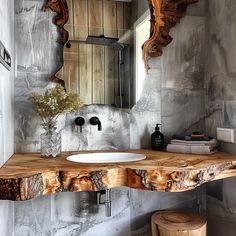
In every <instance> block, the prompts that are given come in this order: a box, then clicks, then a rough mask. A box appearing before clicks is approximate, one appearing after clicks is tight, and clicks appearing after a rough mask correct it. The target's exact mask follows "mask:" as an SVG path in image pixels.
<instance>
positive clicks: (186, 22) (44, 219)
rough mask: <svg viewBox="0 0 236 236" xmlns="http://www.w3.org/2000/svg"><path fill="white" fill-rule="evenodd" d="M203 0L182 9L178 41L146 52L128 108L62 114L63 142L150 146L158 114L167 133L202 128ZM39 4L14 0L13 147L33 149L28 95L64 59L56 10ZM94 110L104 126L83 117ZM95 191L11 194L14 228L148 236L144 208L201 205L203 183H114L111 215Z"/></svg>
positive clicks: (34, 124) (80, 146)
mask: <svg viewBox="0 0 236 236" xmlns="http://www.w3.org/2000/svg"><path fill="white" fill-rule="evenodd" d="M203 3H204V1H200V2H199V4H198V5H195V7H194V6H191V8H190V10H189V12H188V17H187V18H183V19H182V22H181V24H179V25H177V26H176V28H174V29H173V31H172V35H173V37H174V40H175V38H178V42H174V41H173V43H174V44H173V46H172V48H171V50H169V49H167V48H166V49H165V52H164V55H166V56H164V57H162V58H158V59H152V60H150V63H149V65H150V67H151V69H150V70H149V72H148V74H147V76H146V79H145V82H144V88H143V91H142V95H141V98H140V100H139V101H138V102H137V104H136V105H135V106H134V107H133V108H132V110H131V111H130V112H124V111H121V110H119V109H115V108H112V107H109V106H103V105H90V106H86V107H83V108H82V109H80V110H79V111H78V112H77V113H75V114H67V115H66V116H63V117H61V119H60V122H59V129H60V128H61V129H62V147H63V150H87V149H129V148H141V147H142V148H145V147H149V146H150V134H151V133H152V132H153V131H154V127H155V124H156V123H161V122H162V124H163V127H162V131H163V132H164V134H165V135H166V137H167V140H168V139H169V137H170V136H171V135H172V134H173V133H176V132H178V133H185V132H190V131H191V130H194V129H201V130H203V129H204V128H205V126H204V122H203V121H202V119H203V117H204V115H205V110H204V106H205V101H204V96H203V95H204V87H203V79H204V78H203V74H204V68H203V66H202V64H200V62H201V60H202V55H203V53H202V44H203V41H204V32H205V31H204V14H202V11H203V10H204V4H203ZM42 4H43V0H37V1H36V0H15V27H16V28H15V31H16V51H17V76H16V81H15V127H16V128H15V151H16V152H32V151H38V150H39V135H40V133H41V128H40V120H39V118H38V117H37V115H36V114H35V113H34V111H33V110H32V106H31V104H30V102H29V100H28V96H29V94H30V93H31V92H32V91H39V92H41V91H44V90H45V89H46V88H47V87H48V86H51V85H50V83H49V82H48V77H49V76H50V75H51V74H52V73H53V72H54V71H55V70H56V69H57V68H58V66H59V65H60V64H61V63H62V50H61V46H60V45H58V44H57V43H56V39H57V31H56V27H55V26H54V25H53V24H52V17H53V16H54V14H53V13H51V12H42V11H41V7H42ZM199 12H200V13H199ZM192 24H194V28H193V27H192ZM195 28H196V32H197V33H196V32H195ZM188 32H189V34H190V36H189V38H186V40H184V39H181V34H183V33H184V34H188ZM171 45H172V44H171ZM188 45H189V46H188ZM175 63H178V65H179V66H180V68H181V70H180V71H178V68H177V67H175V66H174V65H175ZM172 68H175V71H174V73H172V72H170V71H171V70H172ZM188 81H190V82H188ZM193 107H194V109H193ZM94 115H96V116H98V117H99V118H100V119H101V121H102V128H103V130H102V131H98V130H97V127H92V126H90V125H89V123H88V121H89V118H91V117H92V116H94ZM77 116H83V117H84V118H85V120H86V124H85V126H84V127H83V132H82V133H80V132H79V130H78V128H77V127H75V125H74V119H75V117H77ZM81 199H84V200H81ZM93 199H94V193H60V194H57V195H54V196H48V197H46V196H45V197H40V198H36V199H34V200H30V201H26V202H16V203H15V207H14V212H15V226H14V231H15V235H19V236H24V235H30V236H31V235H32V236H38V235H57V236H67V235H68V236H71V235H82V236H93V235H94V236H95V235H97V234H98V232H99V234H103V235H104V236H108V235H109V236H110V235H112V236H129V235H132V236H139V235H142V236H149V235H151V232H150V216H151V214H152V213H153V212H154V211H156V210H158V209H165V208H185V209H189V210H192V211H198V210H200V211H201V212H203V211H204V209H205V187H204V186H203V187H201V188H198V189H196V190H194V191H190V192H186V193H179V194H175V193H158V192H146V191H138V190H132V189H128V188H115V189H113V190H112V217H110V218H106V217H105V216H104V206H99V208H98V209H96V206H94V209H93V205H94V204H93V203H94V200H93ZM81 201H87V202H89V203H90V205H91V206H90V207H91V210H90V212H89V213H88V214H87V215H86V217H85V216H84V215H83V214H82V213H81V210H80V209H81ZM199 208H200V209H199ZM201 208H202V209H201Z"/></svg>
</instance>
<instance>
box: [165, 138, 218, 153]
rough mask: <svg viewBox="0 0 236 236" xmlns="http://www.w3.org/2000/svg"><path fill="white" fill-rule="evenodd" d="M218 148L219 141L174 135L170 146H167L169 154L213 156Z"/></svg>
mask: <svg viewBox="0 0 236 236" xmlns="http://www.w3.org/2000/svg"><path fill="white" fill-rule="evenodd" d="M217 148H218V142H217V140H216V139H214V138H209V137H206V136H204V135H202V136H200V135H199V136H195V135H189V136H188V135H187V136H181V135H173V137H172V139H171V141H170V144H168V145H167V151H168V152H178V153H191V154H213V153H215V152H217Z"/></svg>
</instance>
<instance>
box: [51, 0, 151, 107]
mask: <svg viewBox="0 0 236 236" xmlns="http://www.w3.org/2000/svg"><path fill="white" fill-rule="evenodd" d="M67 4H68V8H69V20H68V22H67V24H66V25H65V29H66V30H67V31H68V32H69V41H68V42H67V43H66V44H65V46H64V66H63V67H62V69H61V70H60V71H59V72H58V73H57V74H56V76H57V77H59V78H60V79H62V80H64V82H65V87H66V89H67V90H68V91H71V92H76V93H78V94H80V97H81V99H82V101H83V102H84V103H85V104H109V105H113V106H116V107H120V108H128V109H130V108H131V107H132V106H133V105H134V103H135V101H136V100H137V97H138V96H139V94H140V91H141V88H140V83H138V82H135V79H134V78H135V77H137V78H139V77H140V76H137V75H141V77H142V78H141V80H142V79H143V77H144V76H145V75H144V71H145V70H144V66H143V64H142V65H141V66H142V68H143V70H142V72H140V70H138V68H139V69H140V63H136V62H135V61H136V58H137V60H140V58H141V54H142V49H141V46H142V44H143V42H144V41H146V40H147V39H148V38H149V30H150V22H149V17H148V14H149V10H148V1H147V0H129V1H128V0H126V1H114V0H68V1H67ZM147 12H148V13H147ZM143 20H146V21H147V20H148V24H147V23H146V25H145V27H146V26H147V27H148V28H147V30H146V34H145V33H144V32H142V31H143V28H142V27H141V28H139V26H140V25H142V22H143ZM135 29H138V30H139V31H137V30H135ZM140 29H141V30H140ZM134 32H137V33H136V34H137V35H136V36H135V33H134ZM140 36H142V37H140ZM137 39H139V42H136V41H135V40H137ZM141 61H142V60H141ZM141 63H142V62H141ZM136 87H137V88H138V91H139V92H137V91H136V89H135V88H136Z"/></svg>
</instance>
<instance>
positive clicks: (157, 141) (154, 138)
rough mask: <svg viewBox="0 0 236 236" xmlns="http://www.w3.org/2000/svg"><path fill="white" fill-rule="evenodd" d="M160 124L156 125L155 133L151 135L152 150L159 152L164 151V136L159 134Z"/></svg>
mask: <svg viewBox="0 0 236 236" xmlns="http://www.w3.org/2000/svg"><path fill="white" fill-rule="evenodd" d="M159 125H161V124H156V128H155V132H154V133H153V134H152V135H151V148H152V150H158V151H161V150H163V149H164V135H163V134H162V133H161V132H160V127H159Z"/></svg>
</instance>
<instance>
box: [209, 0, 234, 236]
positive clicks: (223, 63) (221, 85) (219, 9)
mask: <svg viewBox="0 0 236 236" xmlns="http://www.w3.org/2000/svg"><path fill="white" fill-rule="evenodd" d="M235 38H236V1H231V0H208V1H207V14H206V67H205V68H206V69H205V76H206V77H205V91H206V92H205V93H206V116H207V118H206V130H207V132H208V134H209V135H212V136H215V135H216V128H217V127H225V126H226V127H230V128H235V124H236V123H235V116H236V109H235V108H236V107H235V105H236V93H235V91H236V44H235ZM221 148H222V150H224V151H226V152H231V153H236V145H235V144H229V143H222V144H221ZM235 189H236V183H235V178H231V179H226V180H224V181H222V182H219V184H218V186H217V187H215V188H214V189H211V192H210V193H209V194H210V195H209V196H208V198H207V212H208V231H209V232H208V233H209V235H214V236H221V235H223V234H224V235H227V236H234V235H235V232H236V227H235V219H236V210H235V209H236V208H235V207H236V205H235V204H236V192H235ZM219 194H220V195H221V196H222V197H221V198H220V199H217V198H216V197H215V196H217V195H219Z"/></svg>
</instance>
